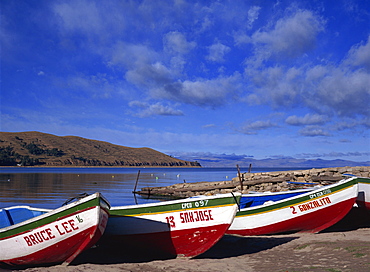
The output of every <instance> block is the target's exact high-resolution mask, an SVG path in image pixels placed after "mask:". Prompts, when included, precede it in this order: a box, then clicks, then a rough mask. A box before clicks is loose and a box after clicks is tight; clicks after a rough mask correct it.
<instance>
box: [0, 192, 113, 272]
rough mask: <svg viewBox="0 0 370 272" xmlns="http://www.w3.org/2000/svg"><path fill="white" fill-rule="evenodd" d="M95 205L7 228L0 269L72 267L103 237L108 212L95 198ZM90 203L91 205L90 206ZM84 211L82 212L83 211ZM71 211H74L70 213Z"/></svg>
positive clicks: (0, 244) (2, 239) (0, 242)
mask: <svg viewBox="0 0 370 272" xmlns="http://www.w3.org/2000/svg"><path fill="white" fill-rule="evenodd" d="M91 201H92V202H94V203H95V204H93V205H92V206H90V204H88V203H81V208H80V207H79V205H78V204H74V203H72V204H69V205H68V206H70V208H69V209H68V207H67V206H65V207H67V208H63V207H62V208H59V209H57V210H54V211H53V210H50V212H48V213H45V214H44V215H42V216H39V217H41V219H38V218H35V219H31V220H28V221H25V222H24V223H20V224H16V225H13V226H10V227H7V228H5V229H2V230H3V234H1V233H0V235H1V236H0V248H1V249H6V250H2V251H1V252H0V265H2V266H16V267H24V266H36V265H46V264H56V263H63V262H64V263H65V264H69V263H70V262H71V261H73V260H74V259H75V257H76V256H78V254H79V253H81V252H82V251H83V250H85V249H87V248H90V247H91V246H92V245H94V244H95V243H96V242H97V241H98V239H99V238H100V237H101V236H102V234H103V232H104V230H105V227H106V224H107V221H108V215H109V214H108V210H107V209H104V208H102V207H101V206H100V205H99V204H98V203H99V202H97V201H99V200H98V199H96V198H94V199H93V198H92V199H91ZM91 201H90V202H91ZM82 207H83V208H82ZM70 211H73V212H71V213H70ZM55 218H57V219H55Z"/></svg>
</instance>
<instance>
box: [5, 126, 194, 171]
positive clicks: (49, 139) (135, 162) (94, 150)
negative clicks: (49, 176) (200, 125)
mask: <svg viewBox="0 0 370 272" xmlns="http://www.w3.org/2000/svg"><path fill="white" fill-rule="evenodd" d="M0 165H1V166H15V165H22V166H34V165H39V166H128V167H134V166H140V167H146V166H148V167H149V166H153V167H162V166H163V167H169V166H172V167H179V166H186V167H193V166H198V167H199V166H200V164H199V163H197V162H190V161H184V160H181V159H176V158H173V157H171V156H168V155H166V154H163V153H161V152H158V151H156V150H153V149H151V148H145V147H144V148H132V147H125V146H119V145H114V144H111V143H107V142H102V141H96V140H89V139H85V138H81V137H76V136H64V137H61V136H55V135H51V134H46V133H41V132H0Z"/></svg>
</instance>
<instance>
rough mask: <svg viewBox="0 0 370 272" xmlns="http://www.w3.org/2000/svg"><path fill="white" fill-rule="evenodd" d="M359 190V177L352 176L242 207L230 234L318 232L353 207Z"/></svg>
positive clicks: (229, 231)
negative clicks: (308, 190)
mask: <svg viewBox="0 0 370 272" xmlns="http://www.w3.org/2000/svg"><path fill="white" fill-rule="evenodd" d="M357 193H358V184H357V180H356V178H351V179H349V180H347V181H343V182H340V183H338V184H334V185H330V186H325V187H322V188H321V189H317V190H314V191H311V192H308V193H305V194H302V195H299V196H295V197H292V198H287V199H283V200H280V201H277V202H274V203H267V204H266V205H260V206H256V207H251V208H245V209H241V210H240V211H239V212H238V213H237V214H236V217H235V219H234V222H233V224H232V225H231V227H230V228H229V230H228V231H227V233H229V234H238V235H243V236H249V235H267V234H277V233H288V232H310V233H315V232H319V231H322V230H324V229H326V228H328V227H330V226H332V225H333V224H335V223H337V222H338V221H339V220H341V219H342V218H343V217H344V216H345V215H346V214H347V213H348V212H349V211H350V210H351V208H352V207H353V204H354V203H355V201H356V197H357Z"/></svg>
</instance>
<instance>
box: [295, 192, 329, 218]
mask: <svg viewBox="0 0 370 272" xmlns="http://www.w3.org/2000/svg"><path fill="white" fill-rule="evenodd" d="M330 203H331V200H330V198H329V197H328V196H327V197H323V198H320V199H317V200H313V201H310V202H307V203H305V204H300V205H297V206H291V207H290V208H291V209H292V214H297V212H298V211H300V212H305V211H308V210H312V209H316V208H319V207H322V206H325V205H328V204H330ZM296 207H297V208H298V209H296Z"/></svg>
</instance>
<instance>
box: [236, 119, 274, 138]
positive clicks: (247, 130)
mask: <svg viewBox="0 0 370 272" xmlns="http://www.w3.org/2000/svg"><path fill="white" fill-rule="evenodd" d="M272 127H277V124H275V123H273V122H271V121H270V120H265V121H255V122H252V123H247V124H246V125H244V126H242V127H241V128H240V129H238V130H239V131H240V132H242V133H243V134H248V135H253V134H257V132H258V131H260V130H264V129H269V128H272Z"/></svg>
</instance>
